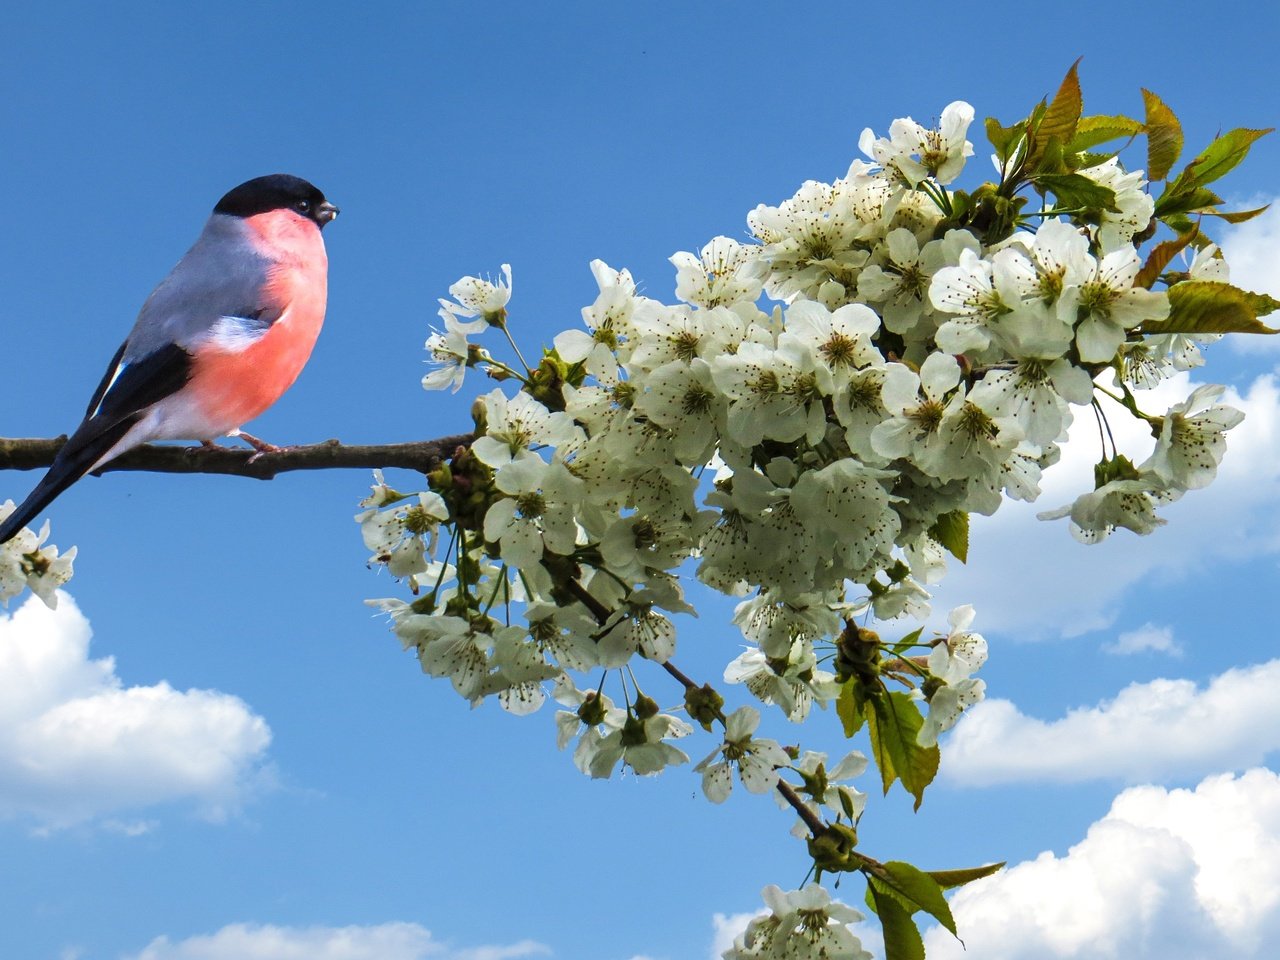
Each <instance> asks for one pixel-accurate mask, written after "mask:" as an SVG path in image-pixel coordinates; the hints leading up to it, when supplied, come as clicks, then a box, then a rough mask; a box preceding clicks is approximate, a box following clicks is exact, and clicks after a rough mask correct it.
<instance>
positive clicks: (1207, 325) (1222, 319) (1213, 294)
mask: <svg viewBox="0 0 1280 960" xmlns="http://www.w3.org/2000/svg"><path fill="white" fill-rule="evenodd" d="M1278 308H1280V300H1276V299H1275V298H1273V297H1269V296H1267V295H1266V294H1262V293H1250V292H1249V291H1247V290H1241V289H1240V288H1239V287H1233V286H1232V285H1231V284H1229V283H1222V282H1220V281H1218V280H1189V281H1186V282H1184V283H1175V284H1174V285H1173V286H1172V287H1170V288H1169V318H1168V319H1167V320H1148V321H1145V322H1144V323H1143V324H1142V333H1280V331H1278V330H1272V329H1271V328H1270V327H1268V326H1266V325H1265V324H1263V323H1262V322H1261V321H1260V320H1259V319H1258V317H1260V316H1266V315H1267V314H1268V313H1271V312H1272V311H1273V310H1276V309H1278Z"/></svg>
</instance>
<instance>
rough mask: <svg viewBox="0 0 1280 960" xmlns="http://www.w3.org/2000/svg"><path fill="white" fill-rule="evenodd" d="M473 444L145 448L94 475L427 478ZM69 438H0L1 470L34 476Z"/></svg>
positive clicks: (447, 440)
mask: <svg viewBox="0 0 1280 960" xmlns="http://www.w3.org/2000/svg"><path fill="white" fill-rule="evenodd" d="M473 439H475V438H474V436H473V435H472V434H470V433H459V434H455V435H453V436H449V437H440V438H438V439H436V440H423V441H420V442H418V443H387V444H374V445H367V446H353V445H350V444H344V443H339V442H338V441H337V440H325V441H324V442H322V443H313V444H308V445H307V446H301V447H282V448H281V449H280V451H279V452H278V453H262V454H258V453H255V452H254V451H252V450H240V449H236V448H234V447H179V446H160V445H158V444H144V445H143V446H141V447H138V448H136V449H134V450H130V451H129V452H128V453H126V454H123V455H122V456H120V457H118V458H116V459H115V460H112V461H111V462H110V463H108V464H106V465H105V466H103V467H102V469H101V470H98V471H96V472H97V473H110V472H112V471H114V470H146V471H150V472H152V473H216V474H226V475H229V476H236V477H250V478H252V479H255V480H270V479H271V478H272V477H274V476H275V475H276V474H279V473H287V472H289V471H291V470H336V469H343V468H364V469H372V468H376V467H403V468H405V469H408V470H418V471H421V472H422V473H427V472H429V471H431V470H434V469H435V468H436V467H438V466H439V465H440V463H441V462H442V461H444V460H446V459H448V458H449V457H451V456H452V455H453V453H454V451H456V450H457V449H458V448H459V447H468V446H470V445H471V441H472V440H473ZM66 442H67V438H66V437H65V436H64V437H55V438H53V439H51V440H45V439H32V440H24V439H5V438H0V470H37V469H39V468H41V467H47V466H49V465H50V464H51V463H53V458H54V456H55V455H56V454H57V452H58V450H59V449H61V447H62V445H63V444H64V443H66Z"/></svg>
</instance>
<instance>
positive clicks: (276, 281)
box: [0, 173, 338, 544]
mask: <svg viewBox="0 0 1280 960" xmlns="http://www.w3.org/2000/svg"><path fill="white" fill-rule="evenodd" d="M337 215H338V208H337V207H336V206H334V205H333V204H332V203H330V202H329V201H328V200H327V199H325V195H324V194H323V193H322V192H321V191H320V190H319V189H318V188H317V187H315V186H314V185H312V184H311V183H309V182H307V181H306V180H303V179H302V178H300V177H295V176H291V175H289V174H283V173H277V174H271V175H268V176H264V177H256V178H254V179H252V180H248V181H246V182H244V183H242V184H240V185H239V186H238V187H235V188H233V189H232V190H230V191H228V192H227V193H226V194H225V195H224V196H223V197H222V199H221V200H219V201H218V203H217V205H216V206H215V207H214V208H213V213H212V214H211V215H210V216H209V219H208V220H207V221H206V222H205V225H204V229H203V230H202V231H201V233H200V236H199V237H198V238H197V239H196V242H195V243H194V244H193V245H192V247H191V249H190V250H188V251H187V253H186V255H185V256H183V258H182V259H181V260H179V261H178V264H177V266H175V267H174V268H173V270H172V271H170V273H169V275H168V276H167V277H165V278H164V279H163V280H161V281H160V283H159V285H158V286H157V287H156V288H155V290H153V291H152V292H151V295H150V296H149V297H147V299H146V301H145V302H144V303H143V305H142V309H141V310H140V311H139V313H138V318H137V320H136V322H135V323H134V325H133V329H132V330H131V331H130V332H129V335H128V336H127V337H126V338H125V341H124V343H122V344H121V345H120V349H119V350H117V351H116V354H115V356H114V357H113V358H112V360H111V363H110V364H109V365H108V367H107V371H106V373H105V374H104V376H103V378H102V381H101V383H99V384H98V388H97V389H96V390H95V391H94V392H93V397H92V399H90V401H89V406H88V409H87V410H86V411H85V417H84V420H83V421H82V422H81V423H80V426H79V427H77V428H76V430H75V432H74V433H72V434H71V436H70V438H68V440H67V442H66V443H65V444H64V445H63V446H62V448H61V449H60V450H59V451H58V454H57V456H56V457H55V458H54V460H53V463H52V465H51V466H50V467H49V472H48V473H46V474H45V476H44V478H43V479H42V480H41V481H40V482H39V483H38V484H37V485H36V487H35V489H34V490H32V491H31V493H30V495H29V496H28V497H27V498H26V500H24V501H23V502H22V503H21V504H20V505H19V506H18V507H17V508H16V509H15V510H14V511H13V512H12V513H11V514H10V515H9V516H8V517H7V518H5V520H4V522H3V523H0V544H3V543H5V542H7V541H8V540H10V539H12V538H13V537H14V536H15V535H16V534H17V533H18V532H19V531H20V530H22V528H23V527H25V526H27V525H28V524H29V523H30V522H31V521H32V520H34V519H35V518H36V517H37V516H38V515H39V514H40V513H41V511H43V510H44V509H45V507H47V506H48V505H49V504H50V503H52V502H53V500H54V499H55V498H56V497H57V496H58V495H59V494H61V493H62V492H63V491H64V490H66V489H67V488H68V487H69V486H71V485H72V484H73V483H75V482H76V481H77V480H79V479H80V478H81V477H83V476H84V475H85V474H86V473H90V472H92V471H94V470H97V469H99V468H100V467H102V466H103V465H104V464H106V463H109V462H110V461H111V460H114V459H115V458H116V457H118V456H120V455H121V454H123V453H125V452H126V451H128V450H132V449H133V448H134V447H137V446H139V445H141V444H144V443H148V442H150V441H152V440H198V441H200V442H201V443H202V444H203V445H205V446H211V445H212V444H213V441H214V440H215V439H217V438H220V437H235V436H238V437H240V438H241V439H243V440H244V441H246V442H247V443H249V444H250V445H251V446H252V447H254V448H255V449H256V450H257V451H258V453H259V454H261V453H264V452H271V451H275V450H279V449H280V448H279V447H275V446H274V445H272V444H269V443H266V442H265V441H263V440H260V439H258V438H257V437H255V436H253V435H251V434H247V433H244V432H243V431H241V430H240V427H241V425H243V424H245V423H247V422H249V421H250V420H252V419H253V418H254V417H257V416H258V415H259V414H261V413H262V412H263V411H264V410H266V409H267V408H268V407H270V406H271V405H272V404H273V403H275V402H276V401H277V400H278V399H280V396H281V395H282V394H283V393H284V392H285V391H286V390H288V389H289V387H290V386H292V385H293V382H294V380H296V379H297V377H298V374H299V373H301V372H302V368H303V366H304V365H305V364H306V362H307V360H308V358H309V357H310V356H311V350H312V348H313V347H314V346H315V342H316V338H317V336H319V333H320V328H321V326H322V325H323V323H324V314H325V303H326V299H327V292H328V291H327V288H328V269H329V265H328V256H327V254H326V253H325V247H324V239H323V237H322V236H321V231H322V230H323V229H324V227H325V225H326V224H328V223H329V222H330V221H332V220H333V219H334V218H335V217H336V216H337Z"/></svg>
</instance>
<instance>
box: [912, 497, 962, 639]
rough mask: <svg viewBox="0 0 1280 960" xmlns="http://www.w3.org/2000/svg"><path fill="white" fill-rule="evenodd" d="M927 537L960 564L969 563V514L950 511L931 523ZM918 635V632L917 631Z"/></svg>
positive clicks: (960, 511)
mask: <svg viewBox="0 0 1280 960" xmlns="http://www.w3.org/2000/svg"><path fill="white" fill-rule="evenodd" d="M929 536H931V537H933V539H935V540H937V541H938V543H940V544H942V546H943V547H945V548H946V550H947V552H948V553H949V554H951V555H952V556H953V557H955V558H956V559H957V560H959V561H960V562H961V563H968V561H969V514H967V513H965V512H964V511H963V510H952V511H951V512H950V513H944V514H943V515H942V516H940V517H938V519H937V520H935V521H933V526H932V527H930V528H929ZM917 634H918V631H917Z"/></svg>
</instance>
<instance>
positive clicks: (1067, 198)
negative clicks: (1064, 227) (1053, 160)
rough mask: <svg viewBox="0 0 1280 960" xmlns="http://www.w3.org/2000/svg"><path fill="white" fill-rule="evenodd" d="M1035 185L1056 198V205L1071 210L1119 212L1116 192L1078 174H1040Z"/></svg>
mask: <svg viewBox="0 0 1280 960" xmlns="http://www.w3.org/2000/svg"><path fill="white" fill-rule="evenodd" d="M1035 184H1036V186H1037V187H1039V188H1040V189H1042V190H1048V191H1049V192H1050V193H1052V194H1053V195H1054V196H1055V197H1057V198H1058V203H1060V204H1062V205H1063V206H1065V207H1070V208H1072V209H1079V208H1083V209H1086V210H1110V211H1112V212H1113V213H1115V212H1118V211H1119V209H1120V208H1119V207H1117V206H1116V192H1115V191H1114V190H1112V189H1111V188H1110V187H1104V186H1103V185H1102V184H1100V183H1098V182H1097V181H1096V180H1090V179H1089V178H1088V177H1086V176H1084V175H1083V174H1079V173H1042V174H1040V175H1039V176H1038V177H1036V178H1035Z"/></svg>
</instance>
